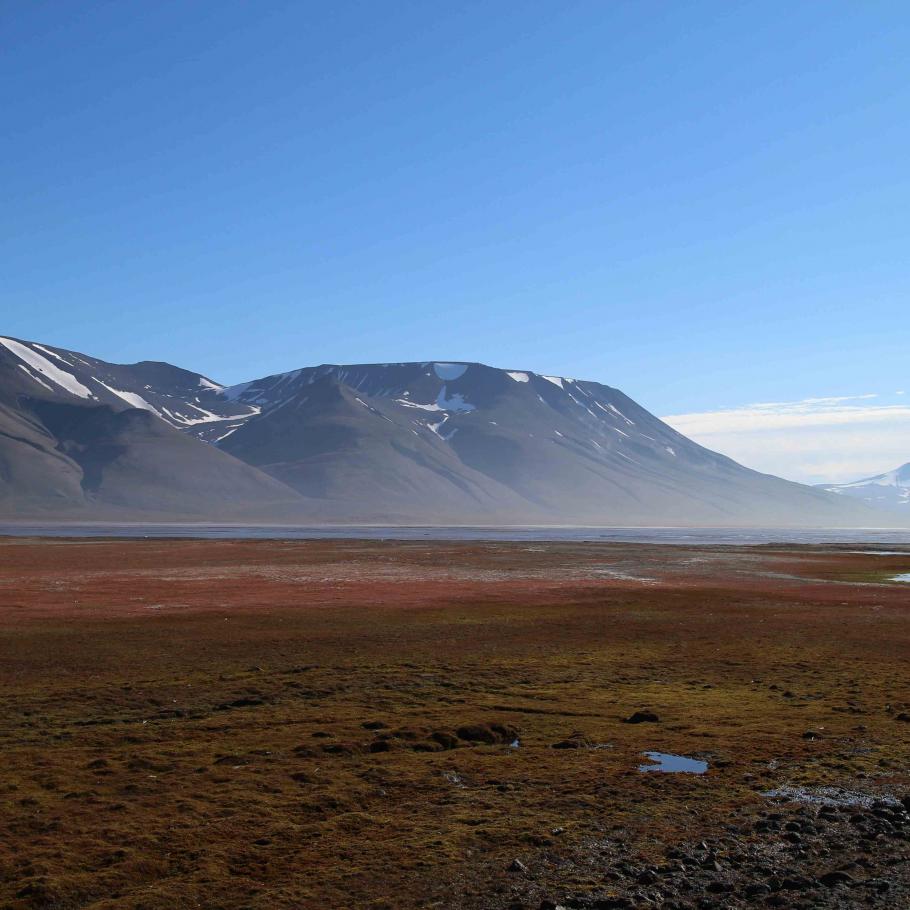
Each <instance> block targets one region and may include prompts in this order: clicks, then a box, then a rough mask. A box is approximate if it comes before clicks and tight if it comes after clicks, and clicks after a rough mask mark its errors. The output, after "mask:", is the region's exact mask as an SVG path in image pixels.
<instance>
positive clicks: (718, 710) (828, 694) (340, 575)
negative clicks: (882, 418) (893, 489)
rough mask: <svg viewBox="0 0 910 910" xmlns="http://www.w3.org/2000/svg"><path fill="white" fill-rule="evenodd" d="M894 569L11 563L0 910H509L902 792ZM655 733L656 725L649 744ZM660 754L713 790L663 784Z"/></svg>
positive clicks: (550, 561)
mask: <svg viewBox="0 0 910 910" xmlns="http://www.w3.org/2000/svg"><path fill="white" fill-rule="evenodd" d="M892 569H893V571H895V572H897V571H908V570H910V555H908V556H907V557H874V556H868V555H861V554H850V553H846V552H838V551H833V550H828V551H825V550H819V549H812V548H805V549H798V548H791V549H786V550H785V549H779V548H778V549H775V548H737V549H712V548H702V549H694V548H674V547H645V546H623V545H608V544H600V545H595V544H552V545H543V544H538V545H527V544H457V543H431V544H403V543H380V542H375V543H371V542H361V541H341V542H287V541H273V542H263V541H260V542H242V541H22V540H6V541H0V604H2V606H0V631H2V635H0V683H2V692H3V695H2V699H0V703H2V715H0V724H2V746H3V753H2V763H3V764H2V767H3V773H2V777H0V793H2V813H0V906H3V907H10V908H77V907H79V908H82V907H86V908H88V907H91V908H93V910H101V908H105V910H113V908H117V910H122V908H131V910H138V908H146V910H152V908H155V910H158V908H161V910H164V908H175V907H179V908H183V907H205V908H248V910H254V908H255V910H266V908H268V910H273V908H310V907H313V908H317V907H319V908H325V907H388V908H392V907H394V908H408V907H426V906H441V907H460V906H463V907H475V906H476V907H494V906H500V903H501V904H502V906H507V905H508V903H507V902H508V900H509V899H510V895H511V894H512V891H513V888H512V880H513V876H512V874H511V873H510V872H509V865H510V863H511V862H512V860H513V859H516V858H518V859H521V860H522V862H524V863H525V864H527V865H528V866H530V867H532V868H534V869H536V870H537V872H536V874H537V875H538V877H539V880H540V882H539V883H540V886H541V888H544V889H546V888H554V889H562V890H567V889H572V888H581V889H583V888H585V887H586V886H587V885H588V884H590V883H591V882H593V881H594V879H595V878H596V876H597V870H594V869H586V868H585V866H584V864H583V863H582V862H579V857H580V856H583V855H584V851H585V846H586V844H589V843H590V842H591V841H593V840H602V839H604V838H618V837H620V836H621V838H622V840H623V842H624V843H626V844H628V845H629V846H628V849H629V850H630V852H632V853H634V854H635V855H637V856H650V855H652V854H653V855H655V856H658V855H659V854H661V852H662V850H663V849H664V848H665V846H666V845H667V844H672V843H675V842H679V841H683V840H686V839H693V838H694V839H696V840H697V839H700V838H701V837H703V836H707V835H708V834H709V833H710V832H712V831H714V830H716V829H718V828H719V827H720V826H722V825H723V824H724V823H725V822H726V821H727V819H728V817H729V815H730V813H731V812H736V811H739V810H741V811H744V812H749V811H752V810H755V809H757V808H758V807H760V806H762V805H763V804H764V800H763V798H762V797H761V796H760V794H759V791H760V790H763V789H765V788H767V787H769V786H775V785H780V784H794V783H806V784H822V783H826V784H839V785H846V786H852V787H856V786H862V787H865V788H867V789H871V790H879V791H885V790H888V789H889V788H891V789H893V788H899V787H903V788H906V786H907V784H908V778H907V774H906V769H907V762H908V757H910V753H908V742H910V736H908V733H910V723H905V722H902V721H899V720H897V719H896V718H897V716H898V715H899V714H900V713H901V712H905V711H908V710H910V705H908V702H910V694H908V690H907V679H908V670H910V666H908V663H910V630H908V606H910V603H908V601H910V586H906V587H904V588H901V587H900V586H899V585H896V584H888V583H872V582H870V579H871V580H873V582H874V581H875V580H881V579H884V577H885V576H886V575H887V572H888V571H890V570H892ZM857 578H859V579H862V580H861V581H856V579H857ZM643 708H648V709H651V710H653V711H655V712H656V713H657V714H658V715H659V716H660V719H661V722H660V723H659V724H639V725H630V724H625V723H623V722H622V719H623V718H624V717H626V716H628V715H629V714H631V713H632V712H633V711H635V710H638V709H643ZM380 725H381V726H380ZM471 727H474V728H480V729H479V730H478V729H474V730H473V731H472V730H470V729H469V728H471ZM807 730H814V731H817V732H818V733H819V734H820V738H819V739H816V740H808V739H804V738H803V734H804V733H805V732H806V731H807ZM459 731H460V732H461V734H462V735H461V737H459ZM513 733H514V735H517V736H518V738H519V739H520V748H512V747H511V746H510V744H509V740H510V739H511V738H512V736H513ZM573 736H574V738H575V739H576V740H578V741H582V742H583V744H584V747H583V748H577V749H553V748H552V745H553V744H554V743H557V742H560V741H564V740H566V739H571V738H572V737H573ZM468 737H470V738H468ZM484 740H488V741H486V742H485V741H484ZM489 740H492V741H489ZM377 743H382V744H384V745H376V744H377ZM595 746H601V748H595ZM380 749H381V750H384V751H377V750H380ZM646 749H657V750H662V751H668V752H674V753H681V754H686V755H693V756H702V757H704V758H706V759H707V760H708V761H709V762H710V764H711V770H710V772H709V773H708V774H707V775H706V776H704V777H692V776H671V775H657V774H642V773H640V772H638V771H637V770H636V768H637V765H638V764H639V763H640V761H642V759H641V753H642V752H643V751H644V750H646ZM769 763H771V765H770V766H769ZM554 832H555V833H554ZM560 858H562V859H563V860H564V862H563V864H562V866H561V865H560Z"/></svg>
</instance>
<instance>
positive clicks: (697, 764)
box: [638, 752, 708, 774]
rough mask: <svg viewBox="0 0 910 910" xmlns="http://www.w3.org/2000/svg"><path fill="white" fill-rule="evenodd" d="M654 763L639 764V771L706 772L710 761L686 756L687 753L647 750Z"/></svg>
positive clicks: (667, 772) (670, 772) (666, 772)
mask: <svg viewBox="0 0 910 910" xmlns="http://www.w3.org/2000/svg"><path fill="white" fill-rule="evenodd" d="M644 754H645V755H646V756H647V757H648V759H649V760H650V761H652V762H654V764H652V765H639V766H638V770H639V771H662V772H664V773H665V774H704V773H705V772H706V771H707V770H708V763H707V762H706V761H700V760H699V759H697V758H686V756H685V755H671V754H669V753H667V752H645V753H644Z"/></svg>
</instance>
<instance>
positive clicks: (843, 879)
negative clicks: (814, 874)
mask: <svg viewBox="0 0 910 910" xmlns="http://www.w3.org/2000/svg"><path fill="white" fill-rule="evenodd" d="M818 880H819V881H820V882H821V883H822V884H823V885H824V886H825V887H826V888H833V887H835V886H836V885H849V884H850V883H851V882H853V881H854V878H853V876H852V875H851V874H850V873H849V872H844V871H843V870H841V869H836V870H834V871H833V872H826V873H825V874H824V875H820V876H819V879H818Z"/></svg>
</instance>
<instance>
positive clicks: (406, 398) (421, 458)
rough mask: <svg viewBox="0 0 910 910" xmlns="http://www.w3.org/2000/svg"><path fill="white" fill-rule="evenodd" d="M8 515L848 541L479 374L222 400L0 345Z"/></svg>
mask: <svg viewBox="0 0 910 910" xmlns="http://www.w3.org/2000/svg"><path fill="white" fill-rule="evenodd" d="M0 515H2V516H3V517H6V518H10V517H28V516H59V517H80V518H112V517H118V518H122V519H130V520H151V519H153V518H157V519H160V520H175V519H180V520H224V521H230V520H261V521H291V522H295V523H302V522H326V523H332V522H351V523H379V524H394V523H420V524H424V523H425V524H550V525H553V524H568V525H577V524H587V525H715V526H750V525H751V526H758V525H769V526H773V525H788V526H813V525H814V526H819V525H827V526H851V525H854V526H855V525H867V526H868V525H873V524H877V523H881V518H880V513H874V512H872V511H871V510H869V509H868V508H866V507H865V505H864V504H862V503H860V502H855V501H853V500H852V499H850V498H849V497H845V496H835V495H832V494H831V493H828V492H825V491H822V490H816V489H813V488H810V487H805V486H802V485H799V484H794V483H789V482H787V481H783V480H780V479H779V478H776V477H771V476H768V475H764V474H758V473H756V472H755V471H750V470H749V469H747V468H744V467H742V466H741V465H738V464H736V463H735V462H733V461H731V460H730V459H728V458H726V457H724V456H722V455H718V454H716V453H714V452H710V451H708V450H707V449H704V448H702V447H701V446H699V445H696V444H695V443H694V442H692V441H691V440H689V439H686V438H685V437H684V436H682V435H680V434H679V433H677V432H676V431H675V430H673V429H671V428H670V427H669V426H667V425H666V424H664V423H663V422H661V421H660V420H659V419H658V418H656V417H655V416H654V415H652V414H650V413H649V412H648V411H646V410H644V409H643V408H642V407H640V406H639V405H637V404H636V403H635V402H634V401H632V399H630V398H628V397H627V396H626V395H624V394H623V393H622V392H620V391H618V390H617V389H613V388H610V387H609V386H605V385H601V384H599V383H594V382H585V381H580V380H573V379H565V378H561V377H555V376H543V375H540V374H536V373H532V372H526V371H518V370H500V369H494V368H492V367H488V366H484V365H482V364H473V363H445V362H438V361H435V362H424V363H399V364H362V365H355V366H337V365H323V366H319V367H312V368H305V369H300V370H295V371H293V372H290V373H281V374H276V375H274V376H269V377H265V378H263V379H260V380H255V381H253V382H249V383H244V384H242V385H239V386H233V387H230V388H224V387H222V386H220V385H219V384H217V383H215V382H213V381H212V380H210V379H208V378H207V377H205V376H202V375H201V374H199V373H193V372H191V371H188V370H183V369H179V368H178V367H174V366H171V365H170V364H166V363H158V362H151V361H145V362H141V363H137V364H110V363H106V362H104V361H101V360H98V359H96V358H92V357H89V356H87V355H83V354H77V353H75V352H72V351H67V350H64V349H62V348H53V347H50V346H47V345H39V344H37V343H35V342H26V341H20V340H17V339H11V338H0Z"/></svg>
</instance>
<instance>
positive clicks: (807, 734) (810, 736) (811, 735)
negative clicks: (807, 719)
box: [803, 730, 821, 740]
mask: <svg viewBox="0 0 910 910" xmlns="http://www.w3.org/2000/svg"><path fill="white" fill-rule="evenodd" d="M803 739H810V740H811V739H821V734H820V733H816V732H815V730H806V732H805V733H803Z"/></svg>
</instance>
